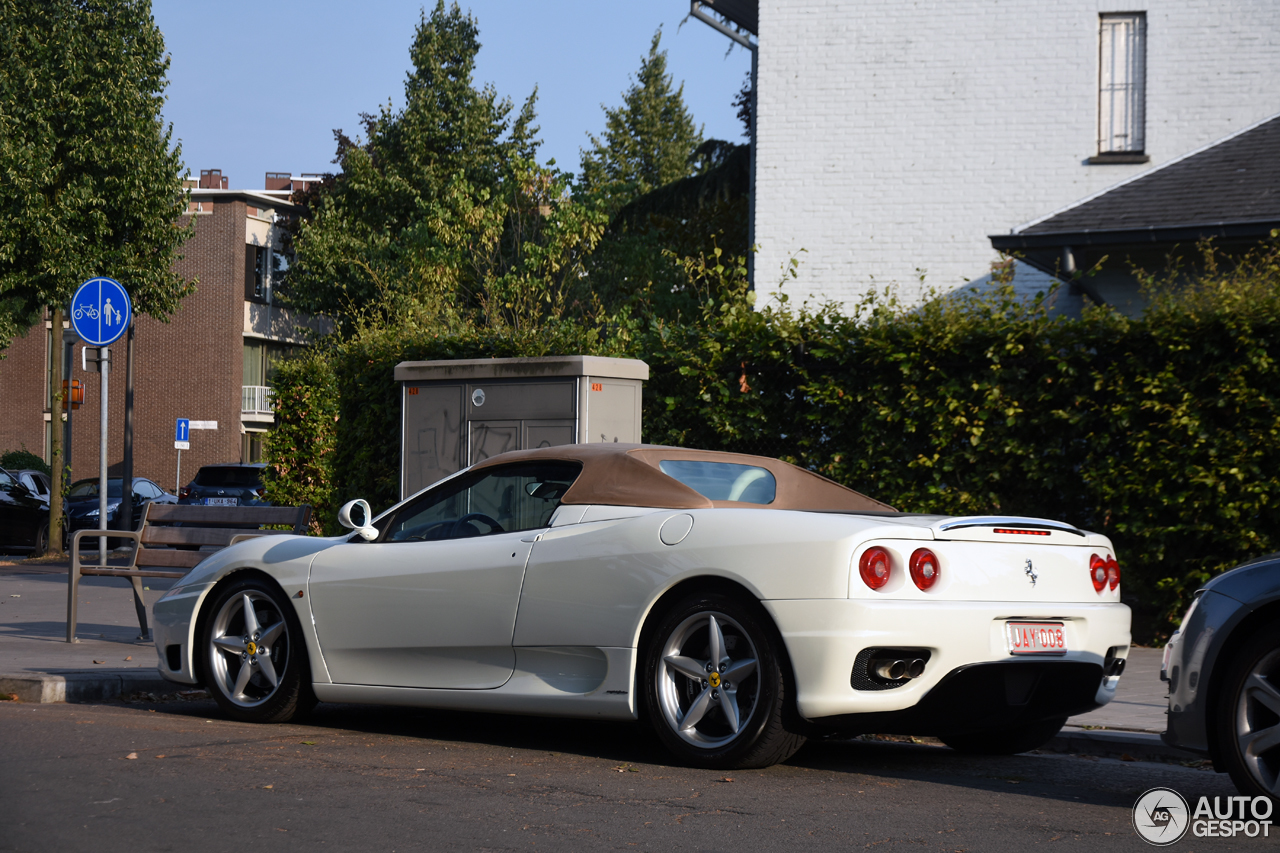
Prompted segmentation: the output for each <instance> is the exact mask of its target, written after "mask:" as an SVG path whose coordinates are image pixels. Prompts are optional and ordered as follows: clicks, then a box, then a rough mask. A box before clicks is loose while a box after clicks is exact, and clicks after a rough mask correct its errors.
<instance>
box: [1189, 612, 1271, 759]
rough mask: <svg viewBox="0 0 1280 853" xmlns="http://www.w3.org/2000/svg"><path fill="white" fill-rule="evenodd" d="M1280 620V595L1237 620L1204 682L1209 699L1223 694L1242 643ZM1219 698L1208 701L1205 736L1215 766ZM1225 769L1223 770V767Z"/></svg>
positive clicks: (1219, 753) (1220, 646) (1219, 648)
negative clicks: (1228, 675) (1228, 671)
mask: <svg viewBox="0 0 1280 853" xmlns="http://www.w3.org/2000/svg"><path fill="white" fill-rule="evenodd" d="M1277 621H1280V599H1275V600H1272V601H1269V602H1267V603H1266V604H1263V605H1262V606H1260V607H1257V608H1255V609H1254V610H1252V611H1250V612H1249V614H1248V615H1246V616H1245V617H1244V618H1243V619H1241V620H1240V621H1239V622H1237V623H1236V625H1235V626H1234V627H1233V628H1232V629H1231V632H1230V633H1229V634H1227V637H1226V639H1225V640H1223V641H1222V643H1221V644H1220V645H1219V646H1218V650H1217V652H1216V653H1215V654H1214V656H1213V660H1212V661H1211V663H1210V666H1209V673H1210V674H1209V683H1208V684H1206V685H1203V686H1202V688H1201V689H1203V690H1204V695H1205V697H1206V699H1207V698H1208V697H1211V696H1212V697H1217V696H1220V695H1222V694H1221V691H1222V685H1223V683H1224V681H1225V680H1226V677H1227V670H1228V668H1229V666H1230V661H1231V660H1233V659H1234V658H1235V656H1236V655H1237V654H1238V653H1239V652H1240V649H1241V647H1243V646H1244V645H1245V643H1248V642H1249V640H1250V639H1251V638H1252V637H1253V636H1254V635H1255V634H1256V633H1257V632H1258V631H1259V630H1260V629H1262V628H1263V627H1266V626H1267V625H1271V624H1275V623H1276V622H1277ZM1218 705H1219V703H1218V701H1216V700H1214V701H1206V702H1205V703H1204V714H1205V740H1206V742H1207V744H1208V746H1209V757H1210V758H1211V759H1212V760H1213V765H1214V769H1219V770H1220V768H1222V767H1223V766H1224V765H1223V763H1222V752H1221V750H1222V745H1221V744H1220V743H1219V741H1218V722H1219V719H1218V713H1219V708H1218ZM1220 772H1221V771H1220Z"/></svg>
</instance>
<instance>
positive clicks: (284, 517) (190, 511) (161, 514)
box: [147, 503, 310, 527]
mask: <svg viewBox="0 0 1280 853" xmlns="http://www.w3.org/2000/svg"><path fill="white" fill-rule="evenodd" d="M309 515H310V507H305V506H304V507H293V506H188V505H184V504H157V503H152V504H148V505H147V523H148V524H152V523H164V524H173V523H175V522H184V523H188V522H189V523H192V524H251V525H253V526H254V527H257V526H258V525H259V524H288V525H291V526H297V525H305V524H306V521H307V519H308V516H309Z"/></svg>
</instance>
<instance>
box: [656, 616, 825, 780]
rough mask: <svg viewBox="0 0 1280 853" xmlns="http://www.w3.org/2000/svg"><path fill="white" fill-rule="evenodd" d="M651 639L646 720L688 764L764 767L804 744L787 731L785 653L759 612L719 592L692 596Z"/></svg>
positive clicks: (664, 618) (659, 625)
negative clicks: (785, 713)
mask: <svg viewBox="0 0 1280 853" xmlns="http://www.w3.org/2000/svg"><path fill="white" fill-rule="evenodd" d="M646 636H647V643H646V646H645V658H644V669H643V671H642V674H641V684H642V691H643V697H644V709H645V713H646V715H647V717H648V718H649V720H650V721H651V723H652V725H653V727H654V729H655V731H656V732H657V734H658V737H659V738H660V739H661V740H662V742H663V743H664V744H665V745H666V747H667V748H668V749H670V750H671V751H672V752H674V753H675V754H676V755H677V756H679V757H680V758H681V759H682V760H683V761H685V762H688V763H689V764H693V765H696V766H700V767H715V768H739V767H766V766H768V765H770V764H776V763H778V762H780V761H785V760H786V759H787V758H789V757H790V756H791V755H792V753H794V752H795V751H796V750H797V749H799V748H800V747H801V746H802V745H803V744H804V741H805V739H804V737H803V736H801V735H797V734H792V733H791V732H788V731H787V730H786V729H785V728H784V726H783V708H784V704H785V702H786V701H787V697H786V693H785V691H786V679H785V677H784V661H783V658H782V654H783V653H782V649H781V643H780V642H779V641H778V640H777V638H776V634H775V632H774V631H773V630H772V626H771V625H770V624H769V623H768V616H767V615H766V614H765V613H764V612H763V611H762V610H761V608H760V607H759V605H755V606H752V604H749V603H746V602H742V601H739V600H738V599H736V598H734V597H731V596H727V595H723V594H718V593H705V594H696V595H692V596H689V597H687V598H684V599H682V600H681V601H680V602H678V603H677V604H676V605H675V606H674V607H671V608H670V609H668V610H667V611H666V612H665V613H664V614H663V615H662V616H661V617H660V618H659V620H658V623H657V624H656V625H655V626H654V627H653V629H652V630H651V631H648V632H646Z"/></svg>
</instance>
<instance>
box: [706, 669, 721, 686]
mask: <svg viewBox="0 0 1280 853" xmlns="http://www.w3.org/2000/svg"><path fill="white" fill-rule="evenodd" d="M707 680H708V681H710V682H711V686H712V687H719V686H720V673H718V672H713V673H711V677H710V678H708V679H707Z"/></svg>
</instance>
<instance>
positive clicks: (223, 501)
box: [204, 498, 240, 506]
mask: <svg viewBox="0 0 1280 853" xmlns="http://www.w3.org/2000/svg"><path fill="white" fill-rule="evenodd" d="M204 505H205V506H240V499H239V498H205V499H204Z"/></svg>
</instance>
